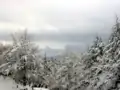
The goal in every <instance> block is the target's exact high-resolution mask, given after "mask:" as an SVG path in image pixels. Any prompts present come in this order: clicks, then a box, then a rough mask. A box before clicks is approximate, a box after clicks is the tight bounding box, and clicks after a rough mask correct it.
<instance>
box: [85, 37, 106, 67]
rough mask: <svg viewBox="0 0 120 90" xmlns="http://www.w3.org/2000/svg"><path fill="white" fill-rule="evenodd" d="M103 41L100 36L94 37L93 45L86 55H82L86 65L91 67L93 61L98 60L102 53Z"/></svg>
mask: <svg viewBox="0 0 120 90" xmlns="http://www.w3.org/2000/svg"><path fill="white" fill-rule="evenodd" d="M103 49H104V43H103V41H102V38H101V37H98V36H97V37H96V39H95V41H94V42H93V45H92V46H91V47H90V48H89V49H88V52H87V55H85V56H84V57H85V58H84V59H85V60H84V62H85V64H86V66H87V67H91V65H93V64H94V62H99V59H98V58H100V57H101V56H102V55H103Z"/></svg>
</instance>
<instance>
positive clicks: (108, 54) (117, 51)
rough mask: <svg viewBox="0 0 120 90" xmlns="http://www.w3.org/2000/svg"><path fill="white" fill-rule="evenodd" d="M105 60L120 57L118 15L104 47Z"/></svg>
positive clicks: (109, 60)
mask: <svg viewBox="0 0 120 90" xmlns="http://www.w3.org/2000/svg"><path fill="white" fill-rule="evenodd" d="M104 52H105V53H104V54H105V55H104V56H105V58H106V62H116V60H118V59H120V23H119V21H118V17H117V18H116V24H115V26H114V28H113V32H112V34H111V36H110V38H109V41H108V43H107V45H106V47H105V48H104Z"/></svg>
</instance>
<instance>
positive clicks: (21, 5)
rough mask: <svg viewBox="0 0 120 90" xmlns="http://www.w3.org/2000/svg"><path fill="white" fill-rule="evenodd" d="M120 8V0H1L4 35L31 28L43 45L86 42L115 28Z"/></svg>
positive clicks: (1, 34)
mask: <svg viewBox="0 0 120 90" xmlns="http://www.w3.org/2000/svg"><path fill="white" fill-rule="evenodd" d="M119 9H120V0H0V39H1V40H6V35H5V34H6V33H11V32H15V31H18V30H24V29H26V28H27V30H28V32H29V33H30V34H32V35H33V36H35V40H36V41H37V42H39V41H40V42H39V43H41V47H45V46H46V45H48V46H51V47H53V48H54V47H56V48H63V47H64V45H66V44H73V43H74V44H80V45H81V46H85V45H86V44H88V43H90V42H91V41H92V40H93V38H94V37H95V35H101V36H103V37H106V36H107V35H108V34H109V33H110V32H111V28H112V26H113V25H114V23H115V15H116V14H117V15H118V16H119V15H120V10H119Z"/></svg>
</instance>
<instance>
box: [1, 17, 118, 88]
mask: <svg viewBox="0 0 120 90" xmlns="http://www.w3.org/2000/svg"><path fill="white" fill-rule="evenodd" d="M12 39H13V43H12V45H7V46H2V45H1V48H0V75H1V76H3V77H10V78H12V79H13V80H14V81H15V82H16V83H17V84H22V85H23V86H26V85H29V86H30V87H45V88H48V89H49V90H120V23H119V21H118V19H117V20H116V24H115V25H114V27H113V31H112V34H111V35H110V37H109V39H108V41H106V42H105V41H102V38H101V37H99V36H97V37H96V38H95V40H94V42H93V44H92V46H90V47H89V49H88V50H87V51H86V52H85V53H84V54H83V55H82V56H79V55H80V54H69V55H67V56H65V55H64V57H63V58H62V59H61V60H46V58H42V57H41V55H40V54H39V52H40V50H39V47H37V45H35V44H34V43H32V42H31V41H30V40H29V37H27V32H26V31H25V32H24V33H15V34H14V35H12Z"/></svg>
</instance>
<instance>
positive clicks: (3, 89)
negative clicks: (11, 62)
mask: <svg viewBox="0 0 120 90" xmlns="http://www.w3.org/2000/svg"><path fill="white" fill-rule="evenodd" d="M16 86H17V84H16V83H15V82H14V81H13V80H12V79H10V78H5V79H4V78H3V77H1V76H0V90H20V89H22V88H23V87H22V86H21V85H19V88H17V87H16ZM27 88H28V90H32V89H31V88H30V87H27ZM34 90H49V89H46V88H34Z"/></svg>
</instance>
